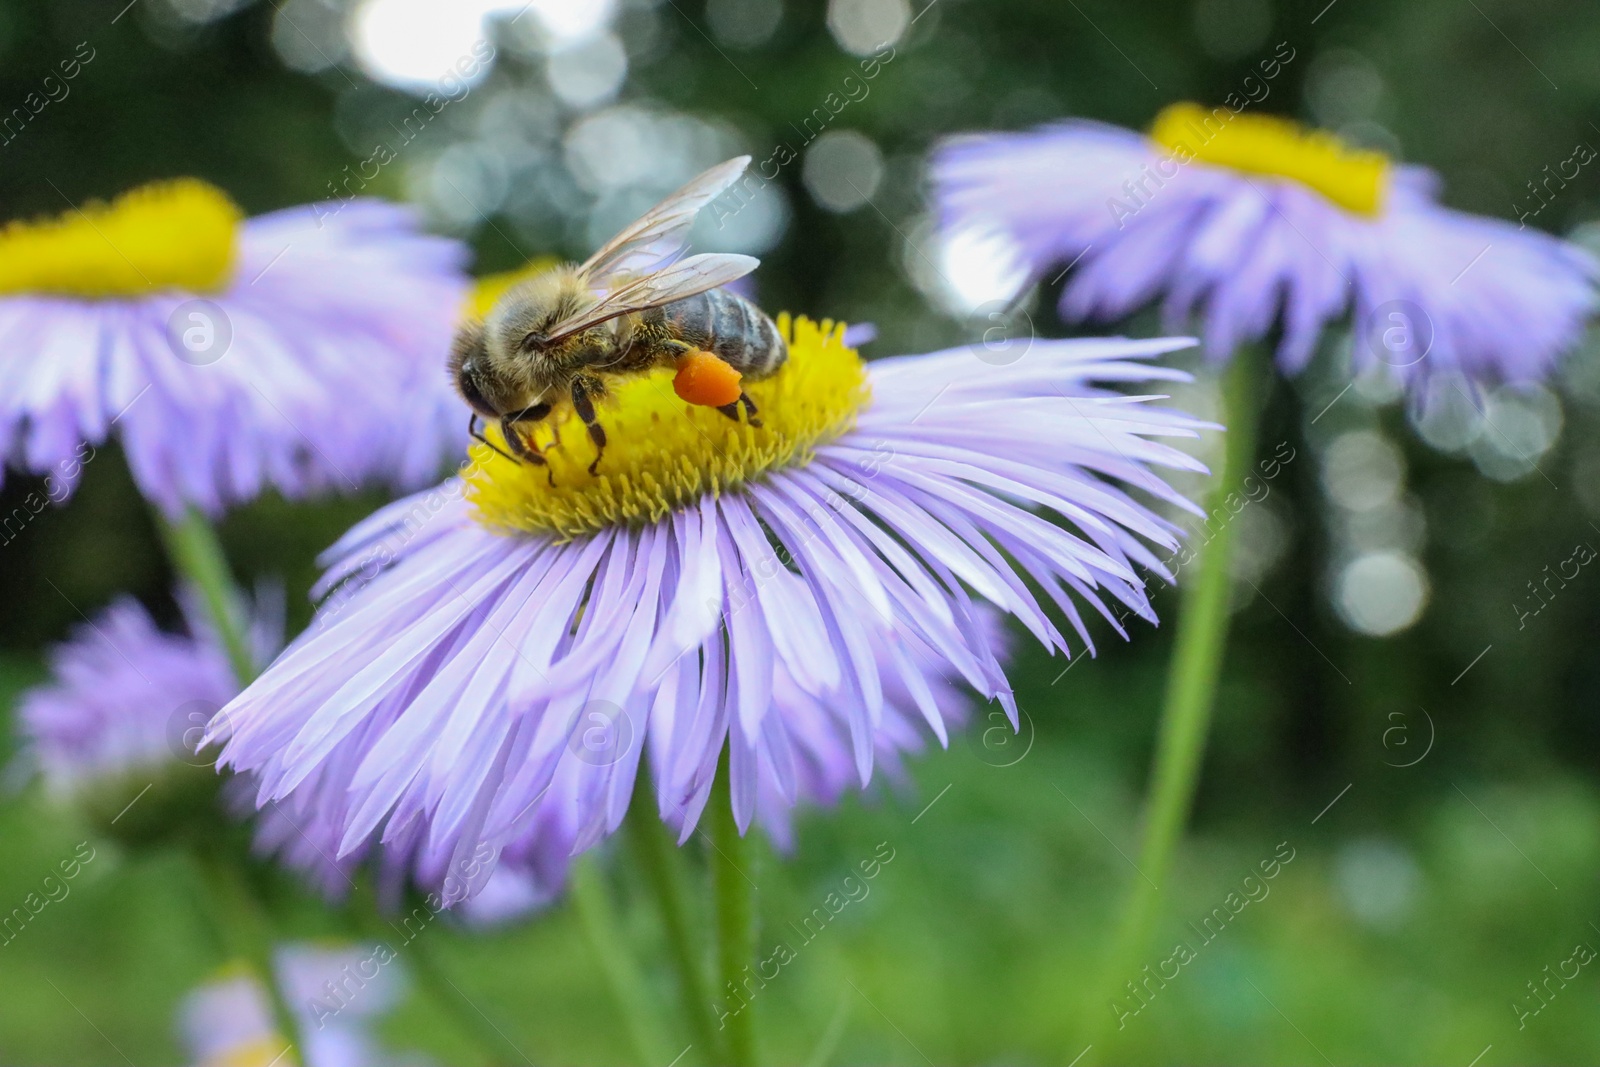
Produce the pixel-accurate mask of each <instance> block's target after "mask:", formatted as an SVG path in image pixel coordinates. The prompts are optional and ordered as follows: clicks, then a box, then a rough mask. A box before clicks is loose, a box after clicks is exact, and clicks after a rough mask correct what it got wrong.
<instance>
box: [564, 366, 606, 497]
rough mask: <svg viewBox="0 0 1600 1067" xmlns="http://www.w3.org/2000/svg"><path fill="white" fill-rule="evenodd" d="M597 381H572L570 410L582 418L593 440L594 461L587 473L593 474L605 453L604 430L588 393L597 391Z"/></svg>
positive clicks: (590, 438)
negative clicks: (595, 386)
mask: <svg viewBox="0 0 1600 1067" xmlns="http://www.w3.org/2000/svg"><path fill="white" fill-rule="evenodd" d="M595 384H598V383H590V382H587V381H586V380H585V379H583V378H579V379H578V380H577V381H575V382H573V383H572V410H574V411H576V412H577V413H578V418H580V419H582V420H583V424H584V426H586V427H587V428H588V430H589V440H591V441H593V442H594V448H595V454H594V462H593V463H591V464H589V473H590V474H594V473H595V468H596V467H598V466H600V457H601V456H603V455H605V454H606V431H605V427H603V426H601V425H600V422H599V420H598V419H596V418H595V414H594V401H593V400H591V399H590V393H595V392H598V391H599V390H598V389H595V388H594V385H595Z"/></svg>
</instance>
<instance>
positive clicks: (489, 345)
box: [450, 156, 789, 475]
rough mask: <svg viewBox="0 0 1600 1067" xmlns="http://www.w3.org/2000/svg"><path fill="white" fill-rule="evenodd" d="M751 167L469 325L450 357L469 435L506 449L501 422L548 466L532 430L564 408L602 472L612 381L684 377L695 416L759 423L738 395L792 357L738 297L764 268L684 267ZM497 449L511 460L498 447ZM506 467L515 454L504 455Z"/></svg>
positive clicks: (741, 160)
mask: <svg viewBox="0 0 1600 1067" xmlns="http://www.w3.org/2000/svg"><path fill="white" fill-rule="evenodd" d="M749 163H750V157H749V156H739V157H738V158H736V159H730V160H728V161H727V162H726V163H722V164H719V165H717V166H715V167H712V168H711V169H710V170H708V171H706V172H705V173H704V174H701V175H700V176H699V177H697V178H695V179H693V180H692V181H690V182H689V183H688V184H687V185H685V186H684V187H683V188H681V189H679V190H678V191H677V192H675V193H673V194H672V195H671V196H669V197H667V198H666V199H665V200H663V201H662V202H661V203H659V204H657V205H656V206H655V207H653V208H651V209H650V210H649V211H647V212H645V214H644V215H643V216H641V217H640V218H639V219H638V220H637V221H636V222H634V223H633V224H632V225H629V226H627V227H626V228H624V229H623V230H622V232H621V233H619V234H617V235H616V236H615V237H613V238H612V239H611V240H609V241H607V242H606V243H605V245H604V246H602V247H601V248H600V250H599V251H597V252H596V253H595V254H594V255H592V256H590V257H589V258H588V260H586V261H585V262H583V263H581V264H576V265H575V264H570V263H569V264H563V265H562V266H559V267H556V268H554V269H552V270H550V271H548V272H546V273H544V274H541V275H539V276H538V277H535V278H532V279H530V280H528V281H525V282H522V283H520V284H519V285H516V286H514V287H513V288H512V289H510V290H509V291H507V292H506V294H505V295H504V296H502V297H501V298H500V300H499V301H498V302H497V303H496V304H495V305H494V307H493V308H492V309H491V310H490V311H489V314H488V315H487V316H486V317H485V318H484V319H483V321H482V322H468V323H466V324H464V325H463V326H461V327H460V329H459V330H458V331H457V332H456V336H455V340H454V342H453V344H452V345H451V352H450V374H451V378H452V380H453V381H454V382H455V386H456V390H457V391H458V392H459V393H460V394H461V398H462V399H463V400H465V401H466V402H467V404H468V405H469V406H471V408H472V417H471V419H470V420H469V421H468V424H467V430H468V432H469V433H471V434H472V436H473V437H475V438H477V439H478V440H479V441H482V442H483V443H484V444H487V445H489V447H491V448H495V446H494V444H493V443H492V442H490V441H489V440H487V439H486V438H485V437H484V436H483V433H482V431H481V430H480V428H479V426H478V421H479V420H480V419H483V420H486V421H494V422H498V423H499V426H500V432H501V435H502V436H503V437H504V438H505V441H506V445H507V446H508V447H509V448H510V449H511V451H512V452H513V453H515V457H510V456H508V457H507V458H515V459H518V460H520V461H523V462H527V463H533V464H538V465H544V466H547V464H546V463H545V459H544V457H543V456H542V455H541V454H540V451H539V449H538V448H537V447H536V446H535V445H534V443H533V441H532V440H531V438H529V437H525V436H524V435H523V432H522V431H523V430H525V429H531V428H532V426H533V425H534V424H537V423H539V422H540V421H542V420H544V419H546V418H548V417H549V416H550V414H551V412H552V411H554V410H556V408H557V407H558V406H559V405H561V404H563V403H570V404H571V405H572V410H573V411H574V412H575V413H576V414H577V416H578V418H579V419H581V420H582V422H583V424H584V426H585V427H586V428H587V429H588V433H589V438H590V440H592V441H593V442H594V445H595V458H594V462H593V463H591V464H590V465H589V473H590V474H591V475H592V474H594V473H595V470H596V468H597V467H598V466H599V464H600V458H601V456H602V455H604V453H605V446H606V432H605V428H604V427H602V426H601V425H600V422H599V420H598V418H597V416H596V413H595V401H596V400H598V399H600V398H601V397H604V396H605V395H606V393H607V381H608V379H615V378H619V377H623V376H629V375H639V374H643V373H645V372H647V371H649V370H651V369H652V368H655V367H663V366H664V367H677V368H678V375H677V378H676V379H675V380H674V388H675V390H676V391H677V393H678V396H680V397H681V398H682V399H684V400H686V401H688V402H689V403H693V404H703V405H706V406H710V407H716V408H717V409H718V410H720V411H721V412H722V413H723V414H725V415H727V416H728V417H729V418H731V419H733V420H734V421H735V422H737V421H739V413H740V408H741V406H742V408H743V411H744V418H745V421H746V422H747V423H748V424H749V425H751V426H755V427H759V426H760V425H761V421H760V419H759V418H758V417H757V414H756V406H755V404H754V403H752V402H751V400H750V397H749V396H748V395H747V394H746V393H745V392H744V390H743V388H742V387H741V386H740V385H739V382H740V381H741V380H742V379H746V378H748V379H751V380H759V379H761V378H765V377H768V376H769V375H771V374H773V373H775V372H776V371H777V370H778V369H779V368H780V367H782V366H783V364H784V362H785V361H786V360H787V359H788V358H789V350H788V346H787V345H786V344H785V343H784V340H783V336H782V335H781V334H780V333H779V332H778V328H777V327H776V326H775V325H774V324H773V322H772V319H771V318H769V317H768V316H767V314H766V313H765V312H763V311H762V310H761V309H760V308H758V307H756V306H755V305H754V304H752V303H750V302H749V301H748V300H745V299H744V298H743V297H740V296H738V295H736V294H734V293H732V292H729V291H728V290H726V289H722V288H719V287H720V286H723V285H726V284H727V283H729V282H731V281H734V280H736V279H738V278H742V277H743V276H744V275H746V274H748V273H750V272H751V271H752V270H754V269H755V268H756V267H757V265H759V263H760V260H758V259H755V258H754V257H751V256H740V255H733V254H726V253H710V254H702V255H695V256H689V257H687V258H680V257H681V256H682V254H683V251H684V249H685V245H686V244H687V239H688V233H689V228H690V227H691V226H692V225H693V224H694V219H695V216H696V215H697V214H699V212H700V209H701V208H703V207H705V206H706V205H707V204H709V203H710V202H711V201H712V200H713V199H714V198H716V197H717V195H718V194H720V193H721V192H722V191H723V190H725V189H727V188H728V187H729V186H730V185H732V184H733V183H734V182H735V181H736V180H737V179H738V178H739V176H740V175H741V174H742V173H743V172H744V169H745V167H746V166H748V165H749ZM495 451H497V452H498V451H500V450H499V449H498V448H495ZM501 455H505V453H504V452H501Z"/></svg>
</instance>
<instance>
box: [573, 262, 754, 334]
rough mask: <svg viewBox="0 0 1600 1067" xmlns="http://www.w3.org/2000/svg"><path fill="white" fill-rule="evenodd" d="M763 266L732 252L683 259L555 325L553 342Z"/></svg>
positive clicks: (620, 287)
mask: <svg viewBox="0 0 1600 1067" xmlns="http://www.w3.org/2000/svg"><path fill="white" fill-rule="evenodd" d="M760 263H761V261H760V260H759V259H757V258H755V257H754V256H739V255H734V254H733V253H731V252H706V253H703V254H701V255H698V256H690V257H689V258H688V259H681V260H679V261H678V262H676V263H674V264H672V265H671V266H670V267H665V268H663V269H661V270H658V271H656V272H655V273H654V274H646V275H645V276H644V277H643V278H635V279H631V280H629V281H627V282H624V283H623V284H621V285H619V286H617V288H615V289H613V290H611V292H609V293H607V294H605V295H604V296H602V297H601V298H600V300H599V302H598V303H596V304H595V305H594V306H593V307H590V308H589V309H587V310H586V311H584V312H583V313H582V314H580V315H578V316H576V317H574V318H570V319H565V320H563V321H561V322H558V323H556V324H555V325H554V326H552V327H551V328H550V340H552V341H559V340H560V339H561V338H563V337H567V336H570V335H571V334H575V333H578V332H580V331H583V330H587V329H588V328H589V327H591V326H598V325H599V324H600V323H602V322H605V321H606V320H608V319H614V318H616V317H617V316H618V315H626V314H627V313H628V312H630V311H644V310H645V309H646V308H653V307H660V306H661V305H662V304H670V303H672V302H673V301H674V300H682V299H683V298H684V297H686V296H694V295H695V294H696V293H703V292H705V291H706V290H708V289H715V288H716V287H717V286H719V285H727V284H728V283H729V282H731V281H734V280H735V279H737V278H743V277H744V276H745V275H746V274H749V273H750V272H751V271H753V270H755V269H756V267H757V266H758V265H759V264H760Z"/></svg>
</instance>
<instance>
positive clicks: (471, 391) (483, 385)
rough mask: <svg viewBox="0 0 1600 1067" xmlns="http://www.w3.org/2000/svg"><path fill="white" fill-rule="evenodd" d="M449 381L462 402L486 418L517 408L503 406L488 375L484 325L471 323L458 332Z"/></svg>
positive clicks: (496, 416) (453, 348)
mask: <svg viewBox="0 0 1600 1067" xmlns="http://www.w3.org/2000/svg"><path fill="white" fill-rule="evenodd" d="M450 379H451V381H452V382H453V383H454V384H455V387H456V392H458V393H460V394H461V399H463V400H465V401H466V402H467V404H468V406H470V407H471V408H472V410H473V411H475V412H477V413H478V414H479V415H481V416H483V417H484V418H485V419H488V420H494V419H498V418H500V417H501V416H502V415H504V414H505V413H506V411H507V410H510V407H514V406H515V405H510V406H507V405H505V404H503V399H504V398H503V397H502V396H501V395H500V392H501V391H500V390H499V389H498V388H496V385H495V380H494V377H493V375H491V374H490V372H489V353H488V351H487V350H486V349H485V348H484V336H483V325H482V324H481V323H476V322H469V323H467V324H465V325H463V326H462V327H461V328H460V329H459V330H457V331H456V336H455V341H454V342H453V343H452V344H451V346H450Z"/></svg>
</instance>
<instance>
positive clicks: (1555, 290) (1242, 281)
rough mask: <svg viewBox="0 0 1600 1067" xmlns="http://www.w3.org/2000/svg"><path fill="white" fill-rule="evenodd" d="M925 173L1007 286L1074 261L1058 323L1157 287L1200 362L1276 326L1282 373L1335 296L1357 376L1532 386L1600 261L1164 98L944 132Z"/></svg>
mask: <svg viewBox="0 0 1600 1067" xmlns="http://www.w3.org/2000/svg"><path fill="white" fill-rule="evenodd" d="M933 180H934V186H935V190H936V193H935V195H936V201H937V207H938V211H939V215H940V225H941V227H942V228H943V229H944V231H945V232H946V233H948V234H956V233H970V234H973V235H975V236H977V235H990V236H993V235H998V236H999V237H1000V238H1002V239H1003V240H1004V241H1005V242H1007V243H1009V245H1010V246H1011V247H1012V249H1013V250H1014V252H1015V255H1016V257H1017V259H1018V260H1019V263H1018V265H1019V266H1021V267H1022V268H1024V269H1023V270H1022V271H1021V272H1019V275H1020V276H1022V277H1024V278H1026V281H1025V283H1024V284H1032V282H1034V281H1036V280H1040V279H1046V278H1053V277H1055V275H1056V274H1057V272H1058V271H1061V270H1062V268H1064V267H1067V266H1068V265H1069V264H1076V267H1075V269H1074V271H1073V274H1072V277H1071V279H1070V281H1069V282H1068V284H1067V286H1066V289H1065V291H1064V292H1063V293H1062V297H1061V314H1062V316H1063V317H1064V318H1067V319H1069V320H1073V321H1078V320H1090V319H1105V320H1115V319H1119V318H1122V317H1124V316H1126V315H1129V314H1131V313H1133V312H1135V311H1137V310H1139V309H1140V308H1141V307H1143V306H1145V305H1146V304H1148V303H1150V302H1152V301H1155V300H1160V301H1161V309H1162V313H1163V320H1164V322H1163V324H1164V328H1165V329H1167V330H1169V331H1178V330H1182V329H1185V328H1187V324H1188V323H1189V321H1190V320H1191V318H1192V317H1194V316H1196V315H1198V318H1199V320H1200V322H1201V323H1202V325H1203V334H1204V340H1205V346H1206V352H1207V354H1208V356H1210V357H1211V358H1212V359H1215V360H1222V359H1226V358H1227V357H1228V356H1229V355H1231V354H1232V352H1233V351H1234V349H1235V347H1236V346H1238V345H1240V344H1244V343H1248V342H1252V341H1258V340H1260V339H1262V338H1263V337H1265V336H1267V335H1268V334H1269V333H1271V332H1272V331H1273V329H1274V328H1275V327H1277V326H1279V325H1280V323H1281V329H1282V338H1281V341H1280V343H1279V345H1278V364H1279V367H1280V368H1281V369H1282V371H1283V372H1284V373H1285V374H1295V373H1298V372H1299V371H1300V370H1302V369H1303V368H1304V367H1305V366H1306V364H1307V363H1308V362H1309V360H1310V359H1311V356H1312V354H1313V353H1314V351H1315V349H1316V345H1317V341H1318V338H1319V337H1320V336H1321V334H1322V332H1323V330H1324V329H1326V328H1327V327H1328V326H1329V325H1330V324H1332V323H1334V322H1336V321H1338V320H1340V319H1342V318H1343V317H1344V316H1345V314H1346V312H1347V311H1349V310H1351V309H1352V306H1353V312H1354V319H1353V321H1354V324H1355V330H1354V332H1355V340H1354V345H1353V354H1352V358H1353V363H1354V367H1355V369H1356V370H1357V371H1360V370H1364V369H1366V368H1368V367H1371V366H1374V365H1378V364H1387V365H1388V366H1390V367H1391V368H1393V371H1394V373H1395V374H1396V375H1397V376H1398V377H1399V378H1400V379H1402V380H1405V381H1408V382H1410V381H1414V380H1419V379H1422V378H1425V377H1426V376H1428V375H1431V374H1435V373H1440V372H1447V371H1452V370H1453V371H1458V372H1460V373H1463V374H1465V375H1467V376H1469V377H1471V378H1475V379H1498V380H1507V381H1512V382H1527V381H1536V380H1538V379H1540V378H1542V377H1544V376H1545V375H1546V374H1548V373H1549V371H1550V369H1551V367H1552V365H1553V364H1554V363H1555V361H1556V360H1557V358H1558V357H1560V356H1561V355H1562V354H1563V353H1564V352H1565V351H1567V350H1568V349H1570V348H1572V347H1573V346H1574V345H1575V344H1576V343H1577V342H1578V341H1579V339H1580V338H1581V336H1582V333H1583V330H1584V326H1585V320H1586V319H1587V318H1588V316H1589V315H1590V314H1592V313H1593V311H1594V309H1595V281H1596V278H1597V276H1600V265H1597V263H1596V261H1595V259H1594V258H1593V257H1592V256H1590V255H1589V254H1588V253H1587V252H1585V251H1583V250H1581V249H1579V248H1578V247H1576V246H1574V245H1572V244H1569V243H1567V242H1565V241H1561V240H1558V239H1556V238H1554V237H1551V236H1549V235H1547V234H1544V233H1541V232H1539V231H1536V230H1529V229H1526V228H1520V227H1517V226H1513V225H1511V224H1509V223H1507V222H1503V221H1500V220H1497V219H1490V218H1483V217H1480V216H1476V215H1469V214H1465V213H1463V212H1459V211H1452V210H1450V209H1448V208H1445V207H1443V206H1441V205H1440V204H1439V203H1438V202H1437V200H1436V199H1435V192H1436V188H1437V185H1438V182H1437V180H1436V178H1435V177H1434V175H1433V174H1432V173H1431V172H1429V171H1427V170H1425V169H1423V168H1420V167H1415V166H1401V165H1395V164H1391V163H1390V161H1389V160H1388V159H1387V158H1385V157H1383V156H1382V155H1381V154H1379V153H1376V152H1371V151H1363V150H1356V149H1353V148H1350V147H1348V146H1346V145H1344V144H1343V143H1341V142H1339V141H1338V140H1337V139H1336V138H1334V137H1333V136H1332V135H1331V134H1327V133H1325V132H1322V131H1307V130H1305V129H1303V128H1301V127H1299V126H1297V125H1295V124H1294V123H1291V122H1288V121H1286V120H1282V119H1275V118H1269V117H1263V116H1255V115H1240V114H1235V113H1233V112H1230V111H1229V110H1228V109H1227V108H1217V109H1214V110H1212V111H1207V110H1205V109H1203V108H1200V107H1198V106H1196V105H1193V104H1176V105H1173V106H1172V107H1170V108H1168V109H1167V110H1166V111H1164V112H1162V114H1161V115H1160V116H1159V117H1158V118H1157V119H1156V122H1155V124H1154V125H1153V126H1152V129H1151V131H1150V133H1149V134H1148V135H1146V134H1142V133H1136V132H1134V131H1131V130H1124V129H1120V128H1117V127H1114V126H1107V125H1103V124H1100V123H1095V122H1083V121H1072V122H1064V123H1060V124H1057V125H1053V126H1047V127H1044V128H1041V129H1038V130H1035V131H1032V132H1028V133H1016V134H987V135H982V136H976V137H965V138H960V139H956V140H952V141H949V142H947V143H946V144H945V145H944V146H942V147H941V148H940V149H939V150H938V151H937V152H936V154H935V157H934V163H933Z"/></svg>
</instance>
